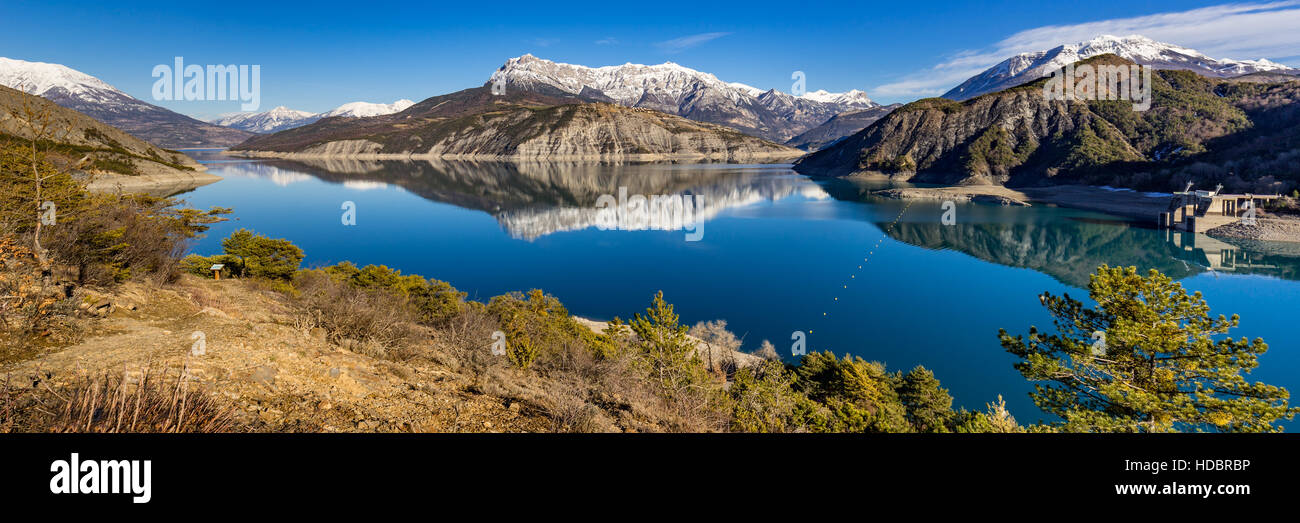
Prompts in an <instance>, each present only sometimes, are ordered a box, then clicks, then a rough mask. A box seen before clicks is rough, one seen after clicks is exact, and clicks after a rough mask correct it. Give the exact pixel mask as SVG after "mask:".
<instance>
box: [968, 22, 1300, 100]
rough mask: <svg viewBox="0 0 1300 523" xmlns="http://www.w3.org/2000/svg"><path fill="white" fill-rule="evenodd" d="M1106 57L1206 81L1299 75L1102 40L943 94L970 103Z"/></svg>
mask: <svg viewBox="0 0 1300 523" xmlns="http://www.w3.org/2000/svg"><path fill="white" fill-rule="evenodd" d="M1103 54H1114V55H1116V56H1119V57H1120V58H1124V59H1126V60H1129V61H1132V62H1134V63H1136V64H1139V65H1148V66H1151V67H1154V68H1156V69H1181V70H1189V71H1193V72H1196V73H1198V74H1201V75H1205V76H1210V77H1216V78H1226V77H1232V76H1240V75H1243V74H1248V73H1255V72H1268V71H1275V72H1284V73H1287V72H1300V70H1296V69H1292V68H1290V67H1287V66H1285V65H1282V64H1278V63H1275V62H1270V61H1268V60H1263V59H1261V60H1232V59H1227V58H1224V59H1218V58H1211V57H1209V56H1206V55H1205V54H1204V53H1201V52H1200V51H1197V50H1195V49H1189V48H1186V47H1181V46H1178V45H1174V44H1170V43H1165V42H1159V41H1156V40H1153V39H1151V38H1148V37H1145V36H1142V35H1138V34H1133V35H1128V36H1114V35H1105V34H1103V35H1098V36H1096V37H1094V38H1092V39H1091V40H1087V41H1083V42H1077V43H1068V44H1062V45H1059V46H1056V47H1054V48H1052V49H1048V50H1045V51H1034V52H1027V53H1020V54H1018V55H1015V56H1012V57H1011V58H1008V59H1006V60H1003V61H1002V62H1001V63H998V64H997V65H994V66H993V67H990V68H988V69H986V70H985V71H984V72H982V73H980V74H978V75H975V76H973V77H971V78H970V79H968V80H966V81H965V82H963V83H962V84H961V85H958V86H957V87H954V88H953V89H952V90H950V91H948V92H947V93H944V95H943V97H944V98H949V99H953V100H966V99H969V98H974V97H976V96H979V95H981V94H987V93H991V92H995V91H1001V90H1003V89H1007V88H1010V87H1014V86H1017V85H1020V84H1023V83H1026V82H1031V81H1033V80H1037V79H1039V78H1042V77H1044V76H1048V75H1050V74H1052V72H1053V71H1056V70H1058V69H1060V68H1062V67H1065V66H1066V65H1067V64H1071V63H1074V62H1077V61H1079V60H1084V59H1088V58H1092V57H1094V56H1099V55H1103Z"/></svg>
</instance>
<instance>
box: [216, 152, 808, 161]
mask: <svg viewBox="0 0 1300 523" xmlns="http://www.w3.org/2000/svg"><path fill="white" fill-rule="evenodd" d="M223 154H226V155H228V156H235V157H240V158H275V159H283V160H299V159H303V160H470V161H498V162H499V161H624V162H655V161H677V160H695V161H699V160H723V161H763V160H792V159H795V158H799V157H801V156H803V155H804V154H807V153H805V152H803V151H798V152H797V153H795V152H790V151H773V152H769V153H747V154H739V155H732V154H727V153H689V154H676V153H674V154H664V153H635V154H562V155H548V156H533V155H518V154H512V155H499V154H427V153H347V154H337V153H326V154H323V153H300V152H299V153H286V152H279V151H231V150H227V151H226V152H225V153H223Z"/></svg>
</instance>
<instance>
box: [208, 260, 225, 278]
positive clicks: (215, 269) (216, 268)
mask: <svg viewBox="0 0 1300 523" xmlns="http://www.w3.org/2000/svg"><path fill="white" fill-rule="evenodd" d="M224 268H226V264H224V263H218V264H215V265H213V266H212V268H211V270H212V276H213V277H214V278H216V279H218V280H220V279H221V270H222V269H224Z"/></svg>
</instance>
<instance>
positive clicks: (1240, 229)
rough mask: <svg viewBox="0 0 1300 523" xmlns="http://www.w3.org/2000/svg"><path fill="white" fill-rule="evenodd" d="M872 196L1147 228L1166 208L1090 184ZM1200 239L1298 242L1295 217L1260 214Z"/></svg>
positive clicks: (1162, 199) (1156, 200)
mask: <svg viewBox="0 0 1300 523" xmlns="http://www.w3.org/2000/svg"><path fill="white" fill-rule="evenodd" d="M872 179H874V178H872ZM871 194H874V195H876V196H882V197H885V198H896V199H928V200H953V201H963V202H975V203H993V204H1001V205H1018V206H1032V205H1033V204H1035V203H1039V204H1048V205H1057V206H1060V207H1068V208H1071V209H1080V210H1085V211H1094V212H1100V213H1104V214H1110V215H1114V216H1118V217H1121V218H1126V219H1129V220H1133V221H1135V222H1138V223H1146V224H1150V225H1152V226H1154V225H1155V223H1156V217H1157V216H1159V214H1160V213H1161V212H1163V211H1165V210H1166V209H1167V208H1168V205H1169V197H1168V196H1167V195H1163V194H1159V195H1153V194H1152V193H1142V192H1137V191H1133V190H1124V189H1113V188H1104V187H1097V186H1090V185H1056V186H1049V187H1024V188H1015V189H1013V188H1008V187H1003V186H1000V185H962V186H951V187H908V188H898V189H884V190H879V191H872V193H871ZM1205 234H1206V235H1208V236H1213V237H1219V238H1234V239H1246V240H1258V241H1275V242H1300V217H1294V216H1279V215H1273V214H1264V213H1262V212H1261V216H1260V218H1259V220H1258V222H1257V225H1253V226H1251V225H1246V224H1243V223H1241V222H1237V223H1231V224H1228V225H1222V226H1219V227H1215V228H1213V229H1210V230H1209V231H1206V233H1205Z"/></svg>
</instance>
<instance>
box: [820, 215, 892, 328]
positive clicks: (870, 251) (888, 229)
mask: <svg viewBox="0 0 1300 523" xmlns="http://www.w3.org/2000/svg"><path fill="white" fill-rule="evenodd" d="M913 201H914V200H912V199H911V198H908V199H907V200H906V202H907V203H905V204H904V205H903V210H901V211H898V216H895V217H894V221H892V222H890V224H889V225H886V226H885V230H884V231H882V232H881V234H880V238H879V239H877V240H876V244H875V245H873V246H871V248H870V249H868V250H867V255H866V256H864V257H863V258H862V263H861V264H859V265H858V268H857V270H855V271H854V272H853V274H850V275H849V280H856V279H857V276H858V273H859V272H861V271H862V268H863V267H864V266H866V265H867V264H868V263H870V262H871V257H872V255H874V254H875V253H876V250H877V249H880V246H881V244H883V243H884V241H885V238H886V237H888V236H889V233H890V232H892V231H893V230H894V226H896V225H898V222H899V221H901V220H902V219H903V215H904V214H906V213H907V209H908V208H910V207H912V202H913ZM849 283H850V282H849V281H845V282H844V283H842V284H841V285H840V290H841V291H844V290H848V288H849ZM839 301H840V297H839V295H838V294H837V295H834V296H832V297H831V305H834V304H836V303H839ZM822 318H824V319H829V318H830V310H826V311H823V312H822ZM812 333H813V329H808V334H812ZM826 350H831V349H830V348H829V347H828V348H827V349H826Z"/></svg>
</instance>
